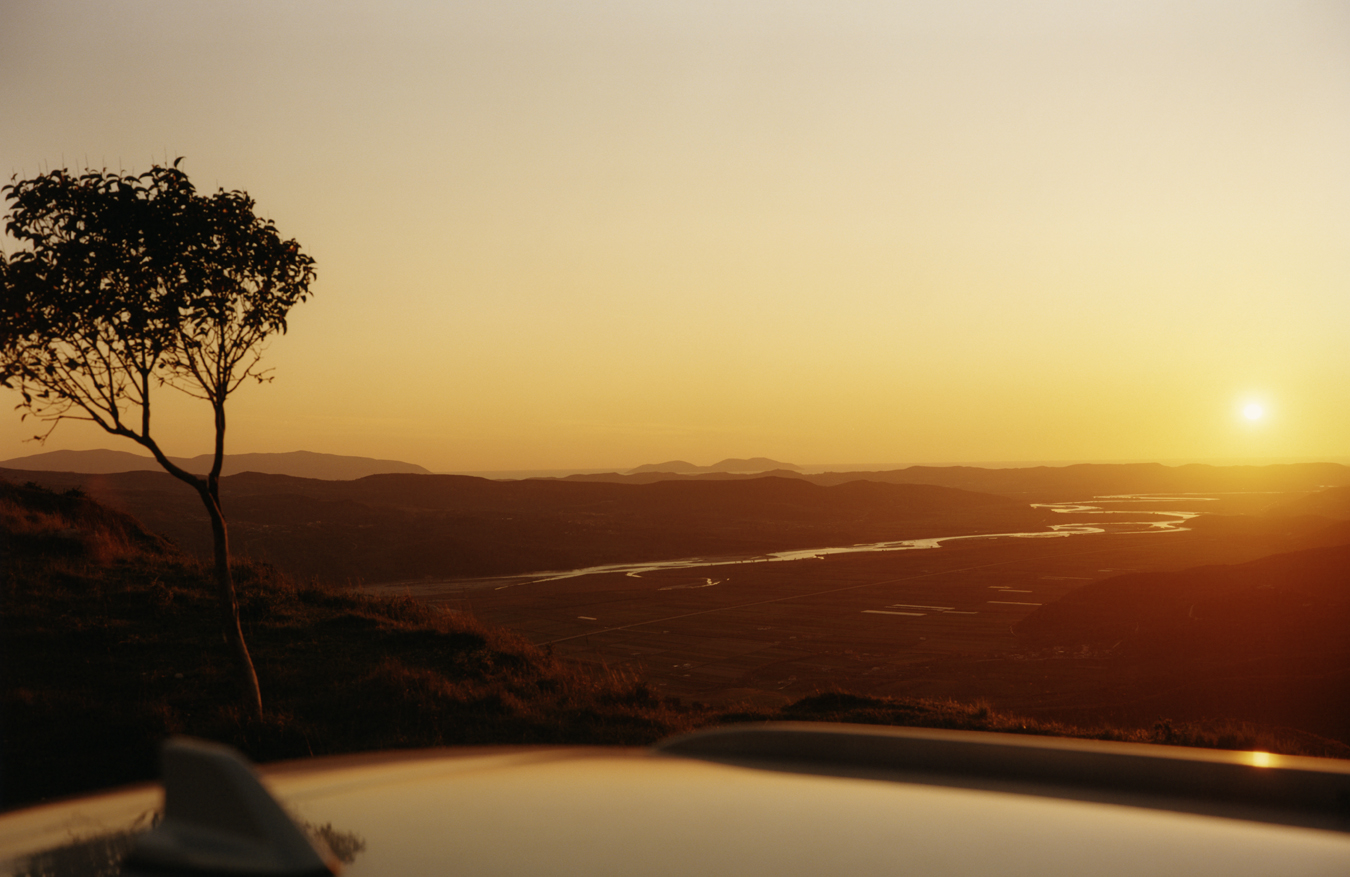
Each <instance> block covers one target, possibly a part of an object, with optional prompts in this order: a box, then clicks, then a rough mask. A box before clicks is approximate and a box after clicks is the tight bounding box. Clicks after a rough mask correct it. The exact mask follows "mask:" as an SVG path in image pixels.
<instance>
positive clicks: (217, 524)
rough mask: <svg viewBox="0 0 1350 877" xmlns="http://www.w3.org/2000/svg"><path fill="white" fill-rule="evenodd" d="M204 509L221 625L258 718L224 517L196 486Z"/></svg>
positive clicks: (207, 492)
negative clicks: (204, 506)
mask: <svg viewBox="0 0 1350 877" xmlns="http://www.w3.org/2000/svg"><path fill="white" fill-rule="evenodd" d="M198 490H199V492H200V493H201V497H202V502H203V503H205V504H206V512H207V514H208V515H210V516H211V540H212V542H213V543H215V555H216V594H217V597H218V599H219V603H220V613H221V624H222V626H223V627H224V631H225V639H226V640H227V641H228V642H229V644H230V646H231V647H232V648H233V649H234V653H235V657H236V658H237V659H238V670H239V682H240V686H241V693H242V695H243V699H244V704H245V706H246V707H247V708H248V709H249V711H250V713H251V715H252V717H253V718H255V719H260V718H262V689H260V688H259V687H258V674H257V673H256V672H255V671H254V669H253V658H251V657H250V656H249V653H248V644H247V643H245V642H244V629H243V627H242V626H241V625H240V623H239V599H238V597H237V596H236V595H235V592H234V575H233V574H232V573H231V572H230V540H229V533H228V531H227V530H226V528H225V516H224V515H222V514H221V512H220V502H219V500H218V499H217V498H216V497H214V496H212V495H211V491H210V490H209V489H204V488H198Z"/></svg>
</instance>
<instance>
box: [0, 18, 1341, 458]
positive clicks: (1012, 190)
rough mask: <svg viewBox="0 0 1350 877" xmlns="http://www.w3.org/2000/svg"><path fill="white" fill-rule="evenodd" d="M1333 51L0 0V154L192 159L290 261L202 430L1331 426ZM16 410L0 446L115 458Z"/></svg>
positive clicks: (895, 443)
mask: <svg viewBox="0 0 1350 877" xmlns="http://www.w3.org/2000/svg"><path fill="white" fill-rule="evenodd" d="M1347 44H1350V12H1347V10H1346V9H1345V7H1344V6H1343V5H1341V4H1337V3H1333V2H1330V0H1299V2H1294V3H1289V4H1271V3H1267V2H1261V0H1233V2H1224V3H1220V2H1217V0H1185V2H1180V3H1174V2H1168V0H1138V2H1132V3H1110V4H1092V3H1080V2H1076V0H1036V2H1030V3H1021V2H1018V3H1014V2H1011V0H951V2H938V0H927V2H916V3H907V4H889V5H888V4H844V5H831V4H791V3H790V4H778V3H769V2H767V0H730V2H719V3H712V2H704V0H694V2H690V3H682V4H673V3H671V4H660V3H651V4H639V3H633V4H623V3H609V2H601V0H578V2H571V3H563V2H550V0H544V2H537V3H528V4H524V3H513V2H496V3H489V2H486V0H467V2H463V3H455V4H440V3H433V2H429V0H428V2H392V3H389V4H383V5H381V6H379V7H375V6H373V5H362V4H337V5H331V4H324V3H319V2H297V3H287V4H271V3H266V2H263V0H244V2H239V3H231V4H180V3H176V2H170V0H135V2H131V3H126V4H118V3H98V2H95V3H77V2H75V0H52V2H44V3H37V2H28V0H24V2H18V3H13V4H8V5H6V6H5V7H4V11H3V12H0V105H3V106H5V108H6V116H5V117H6V124H5V125H4V126H0V176H3V177H4V179H5V180H6V181H7V180H8V179H9V177H10V175H11V174H17V175H19V177H20V178H23V177H25V176H31V175H33V174H36V173H38V172H41V171H42V170H44V169H47V168H53V167H60V166H70V167H72V168H74V167H83V166H85V165H86V164H88V165H90V166H93V167H104V166H107V167H110V168H113V169H117V168H119V167H121V168H125V169H126V170H128V171H133V170H136V171H139V170H145V169H147V168H148V167H149V165H150V164H151V162H154V161H160V162H164V161H172V160H173V159H174V158H176V157H177V156H180V155H181V156H185V158H184V162H183V165H182V167H183V168H184V169H185V170H186V171H187V172H188V174H189V175H190V176H191V178H192V180H193V181H194V182H195V183H196V184H197V186H198V188H199V189H200V190H203V191H208V192H209V191H214V190H215V188H216V187H218V186H219V187H224V188H226V189H236V188H238V189H244V190H247V191H248V192H249V193H250V194H251V195H252V196H253V197H254V198H255V199H256V200H257V203H258V209H259V212H260V213H261V214H262V215H264V216H267V217H270V218H272V219H274V220H275V221H276V223H277V227H278V229H279V230H280V231H281V233H282V234H283V235H285V236H286V237H294V238H296V239H297V240H298V241H299V243H300V244H301V246H302V247H303V248H304V249H305V251H306V252H308V253H309V254H310V255H312V256H314V258H315V259H316V261H317V269H318V281H317V283H316V285H315V296H314V298H313V300H312V301H310V302H308V303H306V304H303V305H301V306H299V307H297V308H296V309H295V310H294V311H293V312H292V314H291V315H290V319H289V331H288V333H287V334H286V335H285V336H283V337H278V338H276V339H275V340H274V341H273V342H272V344H271V345H270V347H269V349H268V350H267V352H266V355H265V357H264V364H265V365H267V366H270V367H272V368H273V369H274V372H273V375H274V377H275V380H274V382H273V383H271V384H268V385H265V386H256V387H246V388H244V389H243V390H241V392H240V393H239V394H238V395H237V397H235V398H233V399H232V400H231V403H230V411H229V418H230V421H229V422H230V431H229V437H228V451H229V452H231V453H247V452H278V451H290V450H296V449H301V448H303V449H306V450H314V451H320V452H326V453H339V454H358V455H364V456H371V457H379V458H388V459H402V460H408V461H411V462H416V463H420V464H421V465H424V466H427V467H428V468H431V469H433V470H435V471H473V470H502V469H550V468H567V467H576V468H588V467H591V468H603V467H614V468H624V467H629V466H636V465H639V464H642V463H647V462H655V461H662V460H672V459H688V460H694V461H697V462H702V463H710V462H713V461H716V460H719V459H722V458H725V457H751V456H768V457H772V458H774V459H777V460H783V461H791V462H796V463H802V464H809V463H831V462H834V463H849V462H857V463H871V462H876V463H903V462H930V461H931V462H960V461H981V460H982V461H995V460H1090V459H1091V460H1119V459H1132V460H1133V459H1168V460H1175V459H1181V458H1186V459H1196V460H1208V459H1216V460H1217V459H1227V458H1235V457H1245V456H1250V455H1251V454H1253V453H1254V452H1255V450H1254V449H1255V448H1256V445H1258V444H1260V449H1259V450H1260V453H1261V455H1262V456H1270V457H1281V458H1294V457H1299V458H1312V457H1326V456H1344V455H1346V454H1347V453H1350V451H1347V449H1346V445H1345V436H1347V435H1350V406H1347V405H1345V404H1344V400H1345V399H1346V398H1350V345H1347V344H1346V343H1345V329H1344V327H1345V326H1347V325H1350V296H1346V295H1345V290H1346V289H1347V288H1350V250H1347V248H1346V245H1345V241H1346V239H1347V238H1346V231H1347V229H1350V162H1346V161H1345V156H1346V155H1350V53H1346V52H1345V51H1344V47H1345V46H1346V45H1347ZM0 245H3V246H4V247H5V248H6V251H7V252H8V251H10V250H11V249H12V247H13V242H12V241H8V240H3V241H0ZM1254 387H1260V388H1263V392H1266V391H1268V392H1269V393H1270V394H1271V395H1270V398H1271V399H1278V400H1279V409H1278V412H1276V413H1277V415H1278V417H1276V419H1277V420H1278V421H1279V427H1280V428H1279V429H1278V430H1276V429H1272V428H1262V429H1259V430H1258V429H1235V428H1234V420H1233V415H1232V407H1231V406H1232V401H1231V400H1233V399H1234V397H1235V396H1237V395H1238V394H1241V393H1243V392H1246V390H1247V388H1254ZM17 401H18V400H17V396H16V394H13V393H12V391H8V390H0V403H5V402H9V403H10V404H8V405H3V404H0V408H3V409H4V410H3V411H0V415H3V416H0V459H7V458H10V457H15V456H20V455H24V454H31V453H36V452H38V451H41V450H52V449H58V448H63V447H70V448H96V447H111V448H118V449H123V450H126V449H130V447H129V446H124V445H123V444H119V443H118V442H119V440H117V439H114V438H112V437H109V436H106V435H104V434H103V433H102V432H99V431H96V430H94V429H92V428H84V427H82V426H81V425H79V424H64V425H62V426H61V427H60V428H59V429H58V430H57V431H56V433H55V434H54V436H53V438H52V440H51V441H50V442H49V443H48V444H47V446H46V447H45V448H42V447H37V446H35V445H32V444H25V443H23V442H22V441H21V440H22V439H23V438H24V437H27V436H30V435H31V434H32V433H33V432H34V430H33V429H31V428H30V426H31V424H28V423H20V421H19V416H18V414H17V413H15V412H12V411H9V408H11V407H12V405H13V404H14V403H15V402H17ZM1239 411H1240V412H1242V409H1241V408H1239ZM1293 412H1298V416H1297V417H1295V416H1294V414H1293ZM1242 413H1243V416H1242V417H1241V418H1239V421H1246V422H1248V423H1257V422H1265V423H1270V422H1271V417H1270V415H1267V416H1266V417H1264V418H1261V417H1258V418H1251V417H1250V416H1249V415H1247V414H1246V413H1245V412H1242ZM156 416H157V418H159V420H158V421H157V422H158V424H159V426H158V427H157V428H158V429H160V430H161V433H160V434H161V435H162V436H163V437H164V444H165V446H166V449H167V450H168V452H169V453H173V454H180V455H195V454H197V453H201V452H203V451H205V450H207V449H208V447H209V443H208V440H209V435H210V424H209V412H207V413H203V412H201V411H199V410H198V409H196V408H194V407H193V406H192V405H191V404H189V403H183V402H178V401H173V402H169V401H167V399H166V401H165V403H164V405H163V409H162V411H161V412H160V413H159V414H157V415H156ZM1258 435H1259V436H1260V438H1259V440H1258V438H1257V437H1258Z"/></svg>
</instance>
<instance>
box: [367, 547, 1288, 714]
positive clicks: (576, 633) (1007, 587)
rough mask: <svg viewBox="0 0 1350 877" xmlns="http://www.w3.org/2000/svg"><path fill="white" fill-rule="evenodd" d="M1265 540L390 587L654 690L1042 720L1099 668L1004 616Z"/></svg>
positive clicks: (1255, 552) (1070, 705) (767, 702)
mask: <svg viewBox="0 0 1350 877" xmlns="http://www.w3.org/2000/svg"><path fill="white" fill-rule="evenodd" d="M1278 550H1281V547H1279V546H1276V545H1274V544H1271V543H1270V542H1269V541H1268V540H1265V539H1258V540H1253V539H1238V538H1233V537H1231V536H1218V535H1213V534H1199V533H1194V532H1157V533H1140V534H1106V535H1089V536H1074V537H1069V538H1045V539H988V540H984V539H977V540H968V541H960V542H949V543H947V544H945V545H943V546H942V547H941V548H934V549H920V550H909V551H895V552H881V553H868V554H842V555H830V556H826V557H823V558H819V559H807V560H797V561H783V562H774V563H731V564H725V565H718V566H709V567H701V568H694V569H676V570H661V571H653V572H643V573H641V574H638V575H632V574H624V573H605V574H599V575H584V576H575V577H570V578H556V579H552V580H531V579H529V578H526V577H521V578H513V579H490V580H477V581H468V580H465V581H459V582H438V583H430V582H428V583H425V584H419V585H413V586H409V585H404V586H389V587H391V588H393V587H397V588H398V589H399V590H402V591H404V592H406V593H410V594H412V595H413V596H415V597H417V598H418V599H422V600H427V601H429V602H434V603H438V604H440V605H443V606H445V607H446V608H448V609H455V610H463V611H470V612H472V613H473V614H475V615H476V616H478V617H479V618H481V619H482V620H484V621H487V622H490V623H494V624H501V625H504V626H506V627H509V628H511V629H513V630H515V631H517V632H519V633H521V634H522V635H524V636H526V637H528V638H529V639H530V640H531V641H533V642H534V643H536V644H538V645H541V646H546V647H548V648H550V649H552V650H553V652H554V653H555V654H556V655H558V656H560V657H565V658H570V659H574V660H579V661H583V662H588V663H592V664H595V665H600V666H605V667H608V668H610V669H617V670H625V671H629V672H631V673H633V674H634V675H637V676H639V677H640V678H642V679H644V680H646V681H647V682H648V683H649V684H650V685H651V686H652V687H653V688H654V689H655V690H656V691H657V692H659V693H661V694H664V695H668V696H676V697H681V698H689V699H694V700H699V701H703V702H707V703H712V704H719V705H730V704H734V703H737V702H745V703H752V704H758V705H764V706H775V705H779V704H782V703H786V702H789V701H791V700H795V699H797V698H800V697H802V696H806V695H809V694H812V693H815V692H819V691H826V690H835V689H839V690H845V691H850V692H853V693H856V694H866V695H877V696H923V697H953V698H959V699H964V700H969V699H974V698H985V699H987V700H988V701H989V702H990V703H991V705H994V706H996V707H999V708H1006V709H1022V710H1027V711H1030V712H1031V713H1033V714H1034V713H1040V714H1043V715H1048V716H1053V715H1057V714H1060V713H1062V712H1063V711H1065V710H1071V711H1075V712H1079V711H1081V707H1083V706H1084V705H1085V704H1086V702H1087V701H1091V700H1094V699H1095V700H1100V699H1101V687H1102V685H1103V683H1105V682H1106V680H1105V679H1104V678H1103V675H1102V674H1103V673H1106V672H1108V667H1107V665H1106V664H1105V663H1103V662H1102V661H1098V660H1095V659H1094V656H1092V655H1081V656H1076V657H1077V658H1079V660H1073V661H1058V662H1046V661H1040V660H1033V656H1029V655H1028V654H1026V649H1025V646H1024V643H1022V642H1021V641H1020V640H1019V638H1018V636H1017V633H1016V625H1017V624H1018V622H1020V621H1021V620H1022V619H1024V618H1026V617H1027V616H1028V615H1030V614H1031V613H1032V612H1034V611H1035V610H1036V609H1037V608H1039V606H1041V605H1043V604H1046V603H1050V602H1053V601H1055V600H1058V599H1059V598H1060V597H1062V596H1064V595H1065V594H1067V593H1069V592H1071V591H1073V590H1075V589H1077V588H1080V587H1082V586H1084V585H1085V584H1088V583H1090V582H1093V581H1096V580H1099V579H1104V578H1109V577H1111V576H1116V575H1120V574H1123V573H1128V572H1152V571H1161V570H1178V569H1184V568H1188V567H1194V566H1200V565H1205V564H1215V563H1239V562H1243V561H1247V560H1252V559H1255V558H1257V557H1261V556H1264V555H1266V554H1270V553H1271V552H1272V551H1278ZM371 590H380V591H383V590H386V589H385V588H372V589H371ZM1051 664H1053V665H1054V666H1050V665H1051ZM1042 665H1044V666H1042Z"/></svg>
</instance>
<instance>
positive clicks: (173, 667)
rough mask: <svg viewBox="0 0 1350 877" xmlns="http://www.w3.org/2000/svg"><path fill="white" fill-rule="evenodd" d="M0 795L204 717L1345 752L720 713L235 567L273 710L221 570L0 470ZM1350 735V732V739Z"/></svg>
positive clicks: (337, 745)
mask: <svg viewBox="0 0 1350 877" xmlns="http://www.w3.org/2000/svg"><path fill="white" fill-rule="evenodd" d="M0 551H3V558H4V562H3V564H2V565H0V569H2V570H3V581H2V582H0V596H2V597H3V613H2V614H0V619H3V621H2V622H0V623H2V624H3V629H0V667H3V668H4V699H3V714H2V716H0V717H2V719H3V740H0V754H2V755H3V761H2V762H0V783H2V785H0V803H3V805H4V806H6V807H10V806H16V805H19V804H22V803H26V802H32V801H36V800H41V799H44V798H48V797H51V796H55V795H62V794H70V793H75V792H80V791H86V790H90V789H95V788H101V787H106V786H110V785H115V784H119V783H125V782H130V781H133V780H139V779H146V778H149V777H151V776H152V775H153V772H154V753H155V749H156V746H157V745H158V742H159V741H160V740H161V739H163V738H164V737H165V736H166V735H168V734H171V733H187V734H193V735H198V736H202V737H207V738H210V739H214V740H220V741H224V742H228V743H231V744H233V745H235V746H237V747H239V748H241V749H242V750H244V751H245V752H246V753H248V754H249V755H250V756H251V757H253V758H254V759H256V760H259V761H268V760H273V759H280V758H293V757H300V756H306V755H322V754H334V753H341V752H352V751H361V750H373V749H381V748H392V747H421V746H434V745H443V744H469V743H511V744H515V743H585V744H630V745H637V744H646V743H650V742H653V741H655V740H657V739H659V738H661V737H663V736H666V735H669V734H672V733H678V732H682V731H687V730H691V729H693V728H696V727H699V726H703V725H707V724H712V723H718V722H726V721H733V720H735V721H746V720H749V721H756V720H766V719H820V720H831V721H865V722H873V723H891V724H908V725H921V726H930V727H949V728H971V729H983V730H1011V731H1017V732H1022V733H1040V734H1072V735H1082V736H1096V737H1104V738H1109V739H1130V740H1141V741H1148V740H1154V741H1160V742H1173V743H1186V742H1190V743H1198V744H1201V745H1219V746H1228V747H1237V748H1249V747H1260V748H1265V749H1272V750H1276V751H1289V752H1305V753H1309V754H1338V753H1337V751H1336V750H1334V749H1333V750H1323V749H1319V748H1318V746H1319V745H1320V744H1319V743H1318V742H1317V741H1315V740H1312V741H1311V742H1309V740H1307V739H1300V738H1297V737H1295V736H1287V737H1284V738H1273V737H1269V736H1262V735H1261V734H1260V733H1259V732H1257V731H1256V730H1254V729H1251V728H1246V727H1231V728H1198V727H1182V726H1177V727H1173V726H1171V725H1166V726H1163V725H1159V726H1156V727H1153V728H1148V729H1140V730H1121V729H1109V728H1108V729H1089V730H1084V729H1079V728H1071V727H1067V726H1063V725H1057V724H1052V723H1040V722H1035V721H1032V720H1028V719H1023V718H1019V717H1016V716H1009V715H1003V714H999V713H996V712H993V711H991V710H989V709H988V708H987V707H982V706H980V705H978V704H975V705H969V704H955V703H948V702H931V701H918V700H910V701H896V700H882V699H876V698H861V697H855V696H852V695H849V694H846V693H842V692H824V693H821V694H819V695H817V696H815V697H809V698H806V699H804V700H802V701H799V702H797V703H795V704H792V705H790V706H788V707H786V708H784V709H782V710H779V711H777V712H769V711H765V710H730V711H722V712H717V711H713V710H710V709H708V708H706V707H704V706H701V705H699V704H688V703H685V704H681V703H679V702H676V701H672V700H667V699H663V698H660V697H656V696H654V695H653V694H652V693H651V692H650V691H649V690H648V688H647V686H645V685H644V684H643V683H642V681H641V680H637V679H632V678H626V677H623V676H621V675H618V674H614V673H608V672H599V673H595V672H590V671H586V670H584V669H580V668H578V667H576V666H573V665H570V664H567V663H564V662H562V661H559V660H556V659H554V658H553V657H552V656H551V655H549V654H548V653H546V652H543V651H540V650H539V649H537V648H535V647H533V646H531V645H530V644H528V643H527V642H525V641H524V640H522V639H520V638H519V637H516V636H515V635H513V634H511V633H509V632H507V631H504V630H501V629H493V628H489V627H486V626H484V625H482V624H480V623H479V622H477V621H476V620H475V619H473V618H471V617H467V616H464V615H461V614H454V613H447V612H443V611H440V610H436V609H432V608H429V607H427V606H424V605H421V604H418V603H415V602H413V601H411V600H408V599H394V600H389V599H377V598H373V597H369V596H361V595H356V594H352V593H344V592H341V591H338V590H334V589H331V588H327V587H321V586H317V585H313V584H305V583H301V582H298V581H296V580H294V579H292V578H290V577H287V576H285V575H281V574H279V573H277V572H276V571H275V570H273V569H272V568H270V567H267V566H265V565H261V564H254V563H247V562H246V563H241V564H240V565H239V566H238V567H237V576H238V585H239V591H240V600H241V611H242V615H243V619H244V626H245V633H246V636H247V637H248V639H249V642H250V645H251V648H252V650H253V655H254V660H255V663H256V664H257V669H258V675H259V677H260V680H261V683H262V690H263V697H264V700H265V705H266V711H267V712H266V715H265V717H264V718H263V719H262V720H261V721H251V720H248V719H246V718H245V717H244V714H243V712H242V711H241V710H240V709H239V708H238V707H237V706H236V700H237V689H236V688H235V685H234V683H233V675H232V673H231V664H230V655H229V653H228V651H227V649H226V647H225V644H224V640H223V637H222V636H221V633H220V630H219V627H218V626H217V621H216V612H215V606H214V602H213V600H214V598H213V596H212V588H211V584H210V575H209V572H210V571H209V569H207V568H205V567H203V566H202V565H201V564H200V563H199V562H198V561H196V560H194V559H192V558H190V557H187V556H185V555H182V554H180V553H178V552H177V551H176V550H175V549H173V548H172V547H171V546H170V545H168V544H167V543H166V542H165V541H164V540H162V539H160V538H159V537H157V536H155V535H153V534H151V533H148V532H147V531H145V530H144V529H143V528H142V527H141V526H140V525H139V524H138V523H137V522H136V521H135V520H133V519H131V518H129V517H127V516H126V515H123V514H120V513H117V512H114V511H110V510H108V509H106V508H104V507H103V506H100V505H98V504H97V503H95V502H93V501H92V500H90V499H89V498H87V497H85V496H83V495H82V494H80V493H78V492H70V493H63V494H58V493H53V492H51V491H49V490H46V489H43V488H40V487H37V486H15V485H12V484H8V483H5V482H0ZM1342 748H1344V747H1342Z"/></svg>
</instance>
